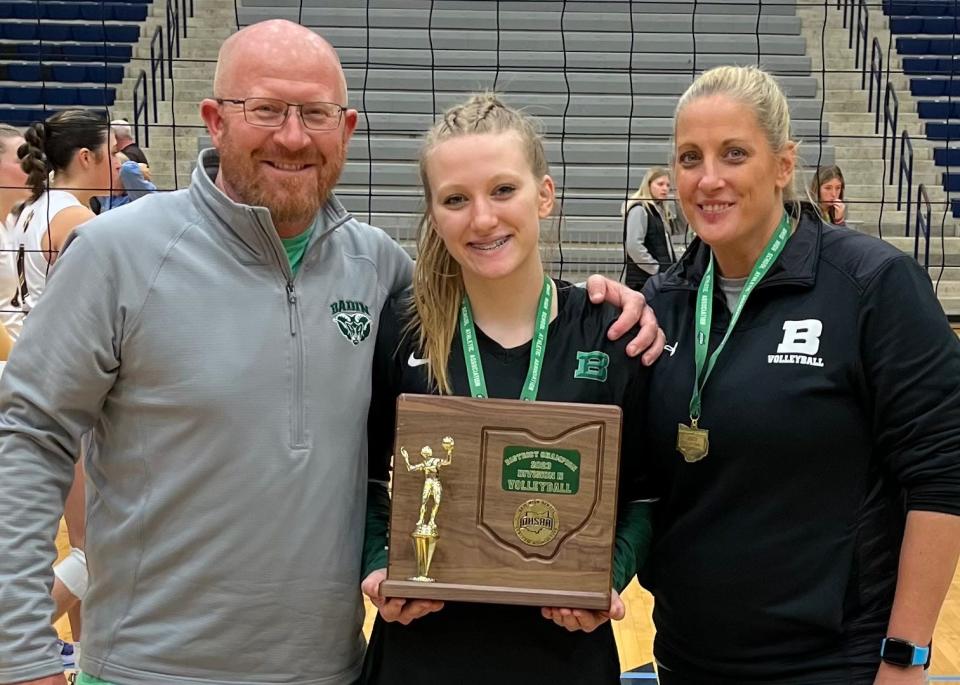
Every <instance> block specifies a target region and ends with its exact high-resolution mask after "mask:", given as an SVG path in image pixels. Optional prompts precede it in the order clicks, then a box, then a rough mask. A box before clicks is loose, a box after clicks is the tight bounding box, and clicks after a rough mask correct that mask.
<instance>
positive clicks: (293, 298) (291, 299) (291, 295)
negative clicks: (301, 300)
mask: <svg viewBox="0 0 960 685" xmlns="http://www.w3.org/2000/svg"><path fill="white" fill-rule="evenodd" d="M287 302H288V303H289V304H290V335H294V336H295V335H296V334H297V327H296V322H295V321H294V308H295V307H296V306H297V294H296V293H295V292H294V290H293V283H291V282H289V281H287Z"/></svg>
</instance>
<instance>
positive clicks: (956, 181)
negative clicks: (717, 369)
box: [942, 173, 960, 193]
mask: <svg viewBox="0 0 960 685" xmlns="http://www.w3.org/2000/svg"><path fill="white" fill-rule="evenodd" d="M942 176H943V187H944V188H946V190H947V192H948V193H956V192H960V173H957V174H954V173H950V174H947V173H944V174H942Z"/></svg>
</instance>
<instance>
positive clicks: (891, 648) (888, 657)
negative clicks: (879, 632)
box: [880, 638, 913, 666]
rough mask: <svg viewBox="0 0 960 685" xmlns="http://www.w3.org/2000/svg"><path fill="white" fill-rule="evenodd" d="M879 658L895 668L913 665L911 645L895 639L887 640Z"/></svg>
mask: <svg viewBox="0 0 960 685" xmlns="http://www.w3.org/2000/svg"><path fill="white" fill-rule="evenodd" d="M880 656H881V658H882V659H883V660H884V661H886V662H888V663H891V664H894V665H896V666H910V665H911V664H912V663H913V645H911V644H910V643H909V642H904V641H903V640H897V639H896V638H887V639H886V640H885V641H884V643H883V653H882V654H881V655H880Z"/></svg>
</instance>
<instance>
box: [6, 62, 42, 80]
mask: <svg viewBox="0 0 960 685" xmlns="http://www.w3.org/2000/svg"><path fill="white" fill-rule="evenodd" d="M5 80H7V81H34V82H36V81H42V80H43V71H42V70H41V69H40V65H39V64H16V63H14V64H8V65H7V78H6V79H5Z"/></svg>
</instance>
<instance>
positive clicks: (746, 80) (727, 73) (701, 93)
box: [673, 66, 799, 203]
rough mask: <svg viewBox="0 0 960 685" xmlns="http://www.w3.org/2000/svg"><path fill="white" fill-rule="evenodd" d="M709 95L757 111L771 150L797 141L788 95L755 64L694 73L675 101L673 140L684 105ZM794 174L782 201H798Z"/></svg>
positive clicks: (789, 146)
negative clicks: (729, 100) (734, 101)
mask: <svg viewBox="0 0 960 685" xmlns="http://www.w3.org/2000/svg"><path fill="white" fill-rule="evenodd" d="M711 95H725V96H727V97H729V98H731V99H733V100H736V101H737V102H739V103H741V104H743V105H745V106H747V107H748V108H749V109H750V110H751V111H752V112H753V113H754V114H755V115H756V117H757V122H759V124H760V128H761V129H762V130H763V133H764V135H765V136H766V138H767V142H768V143H769V144H770V148H771V149H772V150H773V151H774V153H776V154H780V153H783V152H786V151H788V150H791V149H795V148H796V146H797V143H796V142H794V141H793V140H791V139H790V107H789V106H788V104H787V98H786V97H785V96H784V94H783V91H782V90H781V89H780V86H779V85H778V84H777V82H776V80H775V79H774V78H773V76H771V75H770V74H768V73H767V72H765V71H764V70H763V69H760V68H758V67H733V66H726V67H715V68H713V69H710V70H709V71H705V72H704V73H702V74H701V75H700V76H699V77H697V79H696V80H695V81H694V82H693V83H692V84H691V85H690V87H689V88H687V90H686V92H685V93H684V94H683V95H682V96H681V97H680V100H679V101H678V102H677V109H676V110H675V113H674V117H673V137H674V141H676V134H677V119H678V118H679V116H680V112H681V111H683V108H684V107H686V106H687V105H689V104H690V103H691V102H693V101H694V100H698V99H700V98H705V97H710V96H711ZM794 177H795V175H794ZM794 177H792V178H791V179H790V181H789V183H787V186H786V187H785V188H784V189H783V200H784V202H785V203H786V202H791V203H797V202H798V199H799V198H798V196H797V191H796V188H795V187H794V180H795V178H794Z"/></svg>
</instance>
